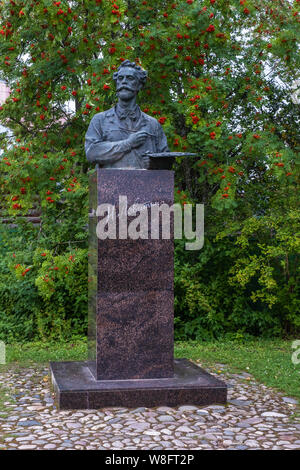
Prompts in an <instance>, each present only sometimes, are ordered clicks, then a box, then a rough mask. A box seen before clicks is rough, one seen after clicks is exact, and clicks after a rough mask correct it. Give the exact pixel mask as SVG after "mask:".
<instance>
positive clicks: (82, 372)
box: [50, 359, 227, 409]
mask: <svg viewBox="0 0 300 470" xmlns="http://www.w3.org/2000/svg"><path fill="white" fill-rule="evenodd" d="M50 369H51V375H52V383H53V386H54V390H55V392H56V404H57V406H58V407H59V408H60V409H97V408H104V407H111V406H117V407H123V406H125V407H128V408H136V407H137V406H146V407H153V406H180V405H187V404H192V405H199V406H204V405H211V404H214V403H220V404H221V403H226V397H227V387H226V385H225V383H224V382H222V381H221V380H219V379H216V378H214V377H212V376H211V375H210V374H208V373H207V372H205V371H204V370H203V369H201V368H200V367H198V366H196V365H195V364H193V363H192V362H190V361H187V360H186V359H175V364H174V376H173V377H172V378H165V379H143V380H95V378H94V376H93V375H92V373H91V371H90V368H89V367H88V365H87V363H86V362H56V363H50Z"/></svg>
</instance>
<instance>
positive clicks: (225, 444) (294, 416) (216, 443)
mask: <svg viewBox="0 0 300 470" xmlns="http://www.w3.org/2000/svg"><path fill="white" fill-rule="evenodd" d="M217 367H219V368H220V370H219V371H218V372H219V373H217V371H216V369H211V370H210V372H212V373H213V375H215V376H218V377H219V378H222V379H223V380H225V381H226V383H227V385H228V386H229V390H228V400H229V401H228V404H227V405H226V406H220V405H213V406H206V407H199V406H188V405H187V406H180V407H177V408H169V407H158V408H137V409H134V410H133V409H127V408H105V409H101V410H75V411H57V409H56V408H55V406H54V404H53V396H52V395H51V392H50V388H49V376H48V369H47V367H42V366H32V367H27V368H18V369H13V368H11V369H9V370H6V371H2V372H0V384H1V389H2V401H3V395H4V403H3V404H2V405H1V408H0V450H8V449H9V450H10V449H24V450H25V449H36V450H40V449H53V450H62V449H63V450H65V449H78V450H81V449H95V450H96V449H115V450H120V449H126V450H127V449H128V450H130V449H132V450H137V449H142V450H150V449H152V450H168V449H169V450H174V449H175V450H183V449H184V450H196V449H220V450H221V449H237V450H244V449H253V450H255V449H273V450H275V449H300V414H299V407H298V405H297V401H296V400H294V399H292V398H290V397H285V396H284V395H283V394H280V393H278V392H275V391H274V390H272V389H269V388H267V387H266V386H264V385H261V384H259V383H258V382H256V381H255V380H254V378H253V377H252V376H250V375H249V374H246V373H241V374H230V373H228V372H226V367H225V368H224V367H223V365H221V364H218V365H217ZM204 368H205V369H206V370H208V368H207V366H204ZM3 390H4V392H3ZM0 401H1V400H0Z"/></svg>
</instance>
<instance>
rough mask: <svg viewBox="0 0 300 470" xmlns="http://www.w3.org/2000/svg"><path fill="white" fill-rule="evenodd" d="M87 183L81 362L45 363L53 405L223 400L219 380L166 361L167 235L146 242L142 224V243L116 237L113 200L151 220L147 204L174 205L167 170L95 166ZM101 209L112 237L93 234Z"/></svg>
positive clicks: (169, 322)
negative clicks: (110, 217) (110, 220)
mask: <svg viewBox="0 0 300 470" xmlns="http://www.w3.org/2000/svg"><path fill="white" fill-rule="evenodd" d="M89 185H90V211H89V230H90V239H89V275H88V285H89V332H88V351H89V352H88V361H82V362H75V361H74V362H52V363H50V371H51V379H52V387H53V390H54V393H55V398H56V404H57V406H58V408H60V409H95V408H103V407H110V406H117V407H124V406H125V407H128V408H132V407H138V406H146V407H152V406H162V405H164V406H180V405H184V404H193V405H199V406H203V405H210V404H213V403H226V399H227V387H226V384H225V383H224V382H222V381H220V380H218V379H216V378H214V377H213V376H211V375H210V374H208V373H207V372H205V371H204V370H203V369H201V368H200V367H198V366H197V365H195V364H194V363H192V362H191V361H187V360H186V359H175V360H174V359H173V336H174V335H173V312H174V308H173V272H174V265H173V262H174V260H173V236H171V238H170V239H163V237H162V236H161V234H160V236H159V238H158V239H153V237H152V238H151V237H150V232H149V230H150V224H149V227H148V237H145V239H136V240H133V239H127V238H126V239H122V238H121V239H120V237H118V234H119V230H118V228H119V223H120V217H119V215H120V214H119V215H118V213H119V196H126V197H127V206H128V208H129V207H130V206H133V208H134V206H135V205H137V204H142V206H141V207H143V208H147V210H148V215H149V221H150V210H151V207H153V205H158V204H159V205H161V204H167V205H168V206H171V205H172V204H173V191H174V181H173V172H172V171H168V170H155V171H150V170H118V169H105V170H104V169H96V170H95V172H94V173H93V174H92V175H91V177H90V182H89ZM100 204H111V205H114V206H115V207H116V214H117V217H116V235H117V237H116V239H108V238H107V239H101V238H99V237H98V236H97V234H96V230H97V225H98V223H99V221H100V219H101V217H99V215H97V208H98V207H99V205H100ZM98 214H99V213H98ZM135 218H136V215H132V216H130V217H128V224H130V223H131V222H132V221H133V220H134V219H135ZM128 224H126V225H127V226H128ZM172 234H173V222H172V218H171V235H172Z"/></svg>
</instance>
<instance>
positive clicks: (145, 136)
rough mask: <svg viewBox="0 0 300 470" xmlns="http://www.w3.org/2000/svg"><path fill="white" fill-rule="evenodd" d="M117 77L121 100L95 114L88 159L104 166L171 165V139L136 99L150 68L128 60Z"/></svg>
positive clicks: (87, 141) (88, 139)
mask: <svg viewBox="0 0 300 470" xmlns="http://www.w3.org/2000/svg"><path fill="white" fill-rule="evenodd" d="M113 79H114V81H115V83H116V89H117V96H118V103H117V104H116V105H115V106H114V107H113V108H111V109H109V110H107V111H103V112H101V113H98V114H95V116H94V117H93V118H92V120H91V122H90V125H89V127H88V130H87V133H86V137H85V151H86V156H87V159H88V160H89V161H90V162H95V163H97V164H98V165H99V166H100V167H101V168H123V169H126V168H128V169H149V168H151V169H170V168H171V166H172V163H173V160H174V159H173V157H172V156H171V155H167V153H168V152H169V149H168V143H167V138H166V136H165V134H164V131H163V129H162V126H161V124H160V123H159V122H158V121H157V120H156V119H154V118H153V117H151V116H148V115H147V114H145V113H143V112H142V111H141V109H140V107H139V106H138V105H137V103H136V98H137V94H138V92H139V90H140V89H141V88H142V87H143V86H144V85H145V83H146V80H147V72H146V71H145V70H143V69H142V68H141V67H140V66H138V65H136V64H135V63H134V62H130V61H129V60H125V61H124V62H122V64H121V65H120V66H119V68H118V70H117V72H115V73H114V74H113ZM162 153H164V154H165V155H164V156H162V157H159V155H156V157H158V158H150V156H149V154H152V155H153V154H162ZM165 156H169V157H170V158H164V157H165Z"/></svg>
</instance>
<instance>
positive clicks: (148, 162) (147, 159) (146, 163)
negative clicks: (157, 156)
mask: <svg viewBox="0 0 300 470" xmlns="http://www.w3.org/2000/svg"><path fill="white" fill-rule="evenodd" d="M142 158H143V163H144V165H145V167H146V169H147V170H149V168H150V163H151V160H150V157H149V156H148V155H147V152H146V153H144V155H142Z"/></svg>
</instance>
